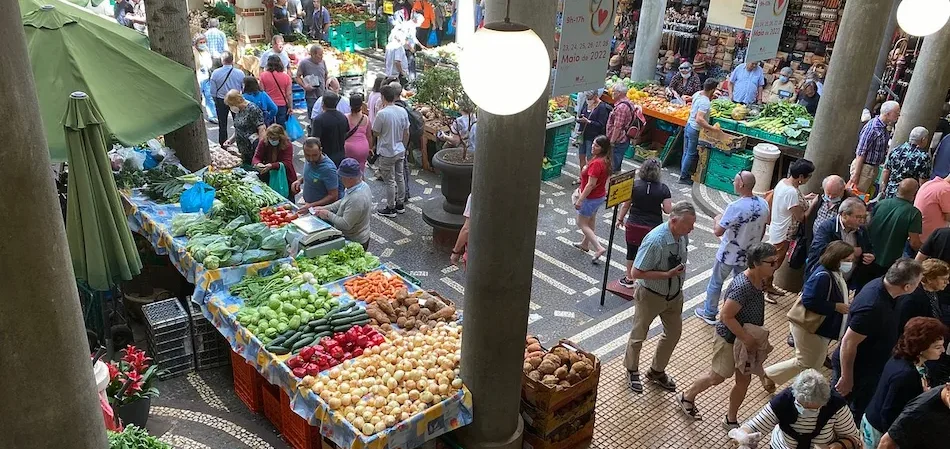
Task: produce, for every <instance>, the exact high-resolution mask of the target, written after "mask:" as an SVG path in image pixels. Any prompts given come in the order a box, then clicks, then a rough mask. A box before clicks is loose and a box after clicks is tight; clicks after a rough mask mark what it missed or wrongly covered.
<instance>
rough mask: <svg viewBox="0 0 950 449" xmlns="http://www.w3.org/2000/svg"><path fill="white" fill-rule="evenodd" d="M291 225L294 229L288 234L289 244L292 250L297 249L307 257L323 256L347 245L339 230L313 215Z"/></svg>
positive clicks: (301, 218) (297, 220)
mask: <svg viewBox="0 0 950 449" xmlns="http://www.w3.org/2000/svg"><path fill="white" fill-rule="evenodd" d="M290 223H291V224H293V225H294V227H293V228H291V230H290V231H289V232H287V242H288V243H290V244H291V248H292V249H293V248H296V249H297V251H300V252H303V254H304V255H305V256H307V257H317V256H322V255H324V254H326V253H329V252H330V251H332V250H334V249H340V248H343V246H344V245H345V244H346V242H345V241H344V240H343V233H342V232H340V230H339V229H337V228H334V227H333V226H330V224H329V223H327V222H325V221H323V220H321V219H319V218H317V217H315V216H313V215H305V216H303V217H300V218H298V219H296V220H294V221H292V222H290Z"/></svg>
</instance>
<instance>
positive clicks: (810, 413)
mask: <svg viewBox="0 0 950 449" xmlns="http://www.w3.org/2000/svg"><path fill="white" fill-rule="evenodd" d="M795 410H798V416H800V417H802V418H814V417H816V416H818V410H812V409H810V408H805V407H804V406H802V405H801V404H799V403H798V399H796V400H795Z"/></svg>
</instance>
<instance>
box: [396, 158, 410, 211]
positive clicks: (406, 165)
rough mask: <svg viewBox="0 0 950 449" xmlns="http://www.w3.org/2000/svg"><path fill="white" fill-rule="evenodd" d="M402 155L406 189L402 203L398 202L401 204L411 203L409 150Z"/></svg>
mask: <svg viewBox="0 0 950 449" xmlns="http://www.w3.org/2000/svg"><path fill="white" fill-rule="evenodd" d="M402 155H403V156H402V158H403V159H402V164H403V165H402V175H403V180H404V181H405V186H406V187H405V189H404V190H403V191H404V192H405V193H404V194H403V196H402V201H397V203H400V204H403V203H408V202H409V150H406V151H405V152H403V153H402Z"/></svg>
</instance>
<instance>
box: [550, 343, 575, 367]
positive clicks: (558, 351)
mask: <svg viewBox="0 0 950 449" xmlns="http://www.w3.org/2000/svg"><path fill="white" fill-rule="evenodd" d="M551 353H553V354H554V355H556V356H558V358H560V359H561V364H562V365H567V364H570V363H571V351H569V350H568V349H567V348H565V347H563V346H558V347H556V348H554V349H552V350H551Z"/></svg>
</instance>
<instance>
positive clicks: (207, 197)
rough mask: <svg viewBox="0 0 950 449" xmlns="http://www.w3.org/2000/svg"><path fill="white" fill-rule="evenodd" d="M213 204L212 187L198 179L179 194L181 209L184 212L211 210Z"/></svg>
mask: <svg viewBox="0 0 950 449" xmlns="http://www.w3.org/2000/svg"><path fill="white" fill-rule="evenodd" d="M213 204H214V187H211V186H210V185H208V184H205V183H204V181H198V182H197V183H196V184H195V185H193V186H191V188H190V189H188V190H185V192H184V193H182V194H181V211H182V212H186V213H191V212H199V211H200V212H204V213H208V212H210V211H211V206H212V205H213Z"/></svg>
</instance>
